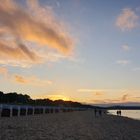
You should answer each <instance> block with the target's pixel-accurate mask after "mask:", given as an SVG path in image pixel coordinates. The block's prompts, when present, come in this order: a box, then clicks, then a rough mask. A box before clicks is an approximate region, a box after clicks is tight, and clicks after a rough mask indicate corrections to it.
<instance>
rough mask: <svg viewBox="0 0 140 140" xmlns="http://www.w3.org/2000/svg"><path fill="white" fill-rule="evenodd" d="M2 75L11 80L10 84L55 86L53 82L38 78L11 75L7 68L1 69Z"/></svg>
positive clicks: (0, 73)
mask: <svg viewBox="0 0 140 140" xmlns="http://www.w3.org/2000/svg"><path fill="white" fill-rule="evenodd" d="M0 75H2V76H4V77H5V79H7V80H9V81H10V82H14V83H17V84H22V85H31V86H48V85H52V84H53V82H52V81H51V80H46V79H40V78H38V77H37V76H23V75H19V74H10V73H9V71H8V69H7V68H6V67H0Z"/></svg>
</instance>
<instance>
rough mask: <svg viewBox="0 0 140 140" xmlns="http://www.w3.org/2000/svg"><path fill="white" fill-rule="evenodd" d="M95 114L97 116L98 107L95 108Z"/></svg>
mask: <svg viewBox="0 0 140 140" xmlns="http://www.w3.org/2000/svg"><path fill="white" fill-rule="evenodd" d="M94 115H95V117H96V116H97V109H96V108H95V109H94Z"/></svg>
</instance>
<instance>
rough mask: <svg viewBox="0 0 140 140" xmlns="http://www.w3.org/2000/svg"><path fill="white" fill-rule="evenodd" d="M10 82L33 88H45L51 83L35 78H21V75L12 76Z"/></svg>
mask: <svg viewBox="0 0 140 140" xmlns="http://www.w3.org/2000/svg"><path fill="white" fill-rule="evenodd" d="M12 80H13V81H14V82H16V83H18V84H26V85H33V86H47V85H51V84H52V81H50V80H42V79H39V78H38V77H36V76H28V77H27V76H22V75H17V74H16V75H13V76H12Z"/></svg>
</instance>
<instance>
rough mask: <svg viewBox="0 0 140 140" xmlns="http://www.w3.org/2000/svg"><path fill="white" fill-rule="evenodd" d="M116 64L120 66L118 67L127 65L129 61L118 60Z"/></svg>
mask: <svg viewBox="0 0 140 140" xmlns="http://www.w3.org/2000/svg"><path fill="white" fill-rule="evenodd" d="M116 63H117V64H120V65H127V64H129V63H130V61H129V60H118V61H116Z"/></svg>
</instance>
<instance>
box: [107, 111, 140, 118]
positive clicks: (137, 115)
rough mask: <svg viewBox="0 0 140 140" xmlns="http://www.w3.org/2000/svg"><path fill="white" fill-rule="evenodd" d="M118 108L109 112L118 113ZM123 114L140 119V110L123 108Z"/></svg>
mask: <svg viewBox="0 0 140 140" xmlns="http://www.w3.org/2000/svg"><path fill="white" fill-rule="evenodd" d="M116 112H117V110H109V113H111V114H113V115H116ZM121 113H122V116H125V117H129V118H133V119H138V120H140V110H121Z"/></svg>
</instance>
